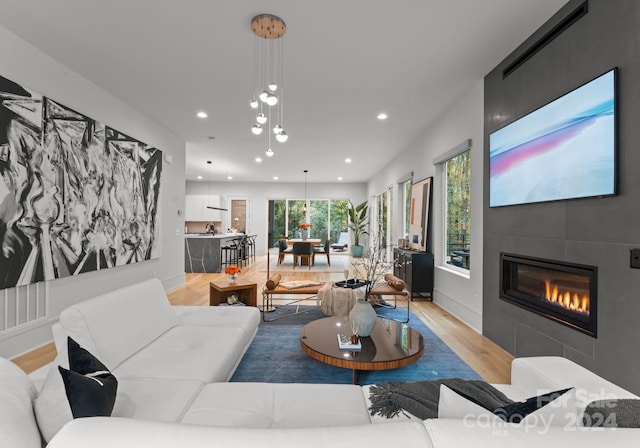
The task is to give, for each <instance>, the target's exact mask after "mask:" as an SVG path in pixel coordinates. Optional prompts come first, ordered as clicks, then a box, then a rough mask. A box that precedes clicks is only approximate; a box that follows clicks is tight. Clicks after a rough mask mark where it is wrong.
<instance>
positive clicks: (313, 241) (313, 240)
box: [287, 238, 322, 246]
mask: <svg viewBox="0 0 640 448" xmlns="http://www.w3.org/2000/svg"><path fill="white" fill-rule="evenodd" d="M293 243H311V244H313V245H314V246H322V240H321V239H320V238H307V239H306V240H303V239H302V238H292V239H288V240H287V244H288V245H289V246H293Z"/></svg>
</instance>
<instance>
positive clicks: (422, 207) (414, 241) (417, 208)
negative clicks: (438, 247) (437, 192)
mask: <svg viewBox="0 0 640 448" xmlns="http://www.w3.org/2000/svg"><path fill="white" fill-rule="evenodd" d="M432 185H433V177H427V178H426V179H423V180H421V181H418V182H415V183H414V184H413V185H412V186H411V207H410V212H409V213H410V214H409V248H410V249H413V250H417V251H421V252H430V251H431V231H430V229H431V189H432Z"/></svg>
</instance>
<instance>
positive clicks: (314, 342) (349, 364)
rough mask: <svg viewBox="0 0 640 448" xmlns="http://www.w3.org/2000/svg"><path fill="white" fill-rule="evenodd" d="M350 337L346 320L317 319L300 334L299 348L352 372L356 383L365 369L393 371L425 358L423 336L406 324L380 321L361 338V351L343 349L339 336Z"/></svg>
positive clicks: (320, 359) (325, 361) (339, 318)
mask: <svg viewBox="0 0 640 448" xmlns="http://www.w3.org/2000/svg"><path fill="white" fill-rule="evenodd" d="M340 333H346V334H350V329H349V325H348V323H347V321H346V319H345V318H344V317H341V316H334V317H326V318H324V319H318V320H314V321H313V322H310V323H308V324H307V325H305V326H304V327H303V328H302V330H301V331H300V346H301V347H302V349H303V350H304V351H305V353H307V354H308V355H309V356H311V357H312V358H314V359H317V360H318V361H321V362H324V363H325V364H330V365H332V366H337V367H343V368H345V369H351V370H353V384H358V377H359V374H360V372H361V371H363V370H390V369H397V368H399V367H404V366H406V365H409V364H411V363H413V362H415V361H417V360H418V359H420V357H421V356H422V353H423V351H424V340H423V338H422V335H421V334H420V333H419V332H418V331H416V330H414V329H413V328H411V327H410V326H409V325H407V324H403V323H401V322H396V321H392V320H389V319H383V318H380V317H379V318H378V322H377V323H376V326H375V327H374V329H373V331H372V332H371V335H370V336H369V337H366V338H361V339H360V340H361V342H362V350H359V351H350V350H341V349H340V348H339V347H338V338H337V335H338V334H340Z"/></svg>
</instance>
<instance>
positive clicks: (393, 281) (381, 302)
mask: <svg viewBox="0 0 640 448" xmlns="http://www.w3.org/2000/svg"><path fill="white" fill-rule="evenodd" d="M384 280H385V281H384V282H380V283H376V284H375V285H374V286H373V288H371V291H369V300H370V301H371V303H372V304H374V305H377V306H382V307H386V308H391V309H395V308H397V306H398V304H397V299H399V298H402V299H404V300H406V301H407V318H406V319H405V320H399V319H394V318H390V319H392V320H396V321H398V322H402V323H406V322H409V318H410V316H411V315H410V311H409V304H410V303H411V297H410V295H409V291H407V289H406V284H405V282H404V281H402V280H401V279H399V278H398V277H396V276H394V275H392V274H386V275H385V276H384ZM385 297H386V298H391V299H393V305H391V304H389V303H388V302H387V301H386V300H385ZM376 298H379V299H378V300H376Z"/></svg>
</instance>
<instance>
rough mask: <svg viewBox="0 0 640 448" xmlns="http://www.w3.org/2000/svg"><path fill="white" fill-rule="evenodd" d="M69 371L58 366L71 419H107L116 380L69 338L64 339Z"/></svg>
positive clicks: (116, 383)
mask: <svg viewBox="0 0 640 448" xmlns="http://www.w3.org/2000/svg"><path fill="white" fill-rule="evenodd" d="M67 347H68V350H69V370H67V369H65V368H63V367H60V366H58V370H59V371H60V375H61V376H62V381H63V382H64V387H65V391H66V394H67V399H68V400H69V406H70V408H71V414H72V415H73V418H80V417H98V416H105V417H108V416H110V415H111V412H112V411H113V406H114V405H115V402H116V393H117V391H118V380H117V379H116V377H115V376H113V374H112V373H111V372H109V369H107V368H106V367H105V366H104V364H102V363H101V362H100V361H99V360H98V359H97V358H96V357H95V356H93V355H92V354H91V353H89V352H88V351H87V350H85V349H84V348H82V347H80V345H79V344H78V343H77V342H76V341H74V340H73V339H71V338H68V339H67Z"/></svg>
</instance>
